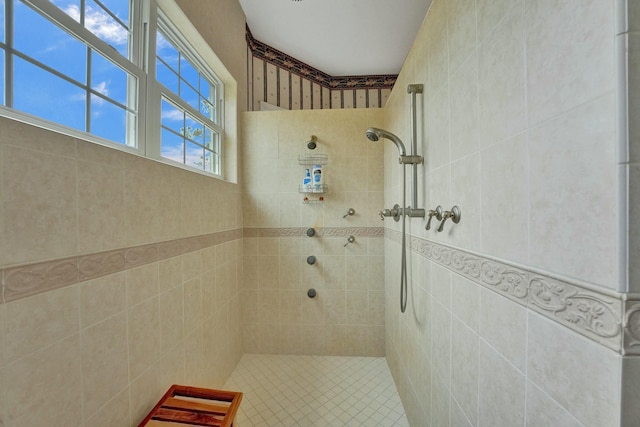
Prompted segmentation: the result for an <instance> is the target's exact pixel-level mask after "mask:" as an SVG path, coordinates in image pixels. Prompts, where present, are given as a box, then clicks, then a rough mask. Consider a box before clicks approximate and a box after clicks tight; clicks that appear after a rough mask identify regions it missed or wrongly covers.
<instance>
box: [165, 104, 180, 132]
mask: <svg viewBox="0 0 640 427" xmlns="http://www.w3.org/2000/svg"><path fill="white" fill-rule="evenodd" d="M161 114H162V119H161V120H162V126H164V127H166V128H167V129H171V130H172V131H174V132H175V133H177V134H181V132H180V129H182V128H184V113H183V112H182V111H181V110H179V109H177V108H176V107H175V106H174V105H173V104H171V103H169V102H167V101H165V100H163V101H162V113H161Z"/></svg>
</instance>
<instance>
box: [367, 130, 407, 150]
mask: <svg viewBox="0 0 640 427" xmlns="http://www.w3.org/2000/svg"><path fill="white" fill-rule="evenodd" d="M366 134H367V138H369V140H370V141H374V142H375V141H379V140H380V138H386V139H388V140H390V141H391V142H393V143H394V144H396V147H397V148H398V151H399V152H400V157H403V156H406V154H407V152H406V150H405V148H404V144H403V143H402V141H401V140H400V138H398V137H397V136H395V135H394V134H392V133H391V132H387V131H386V130H383V129H378V128H369V129H367V131H366Z"/></svg>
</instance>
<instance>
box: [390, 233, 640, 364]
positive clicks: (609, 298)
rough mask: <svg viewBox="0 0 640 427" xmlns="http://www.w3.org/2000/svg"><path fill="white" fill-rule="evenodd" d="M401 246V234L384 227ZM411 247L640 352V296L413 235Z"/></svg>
mask: <svg viewBox="0 0 640 427" xmlns="http://www.w3.org/2000/svg"><path fill="white" fill-rule="evenodd" d="M385 237H386V238H388V239H390V240H392V241H394V242H396V243H398V244H400V242H401V233H400V232H398V231H395V230H391V229H385ZM407 244H408V245H410V246H409V248H408V249H410V250H411V251H413V252H415V253H417V254H419V255H421V256H423V257H425V258H427V259H429V260H431V261H433V262H436V263H438V264H440V265H442V266H444V267H446V268H448V269H449V270H451V271H453V272H455V273H457V274H460V275H461V276H463V277H466V278H467V279H469V280H471V281H473V282H475V283H477V284H479V285H481V286H483V287H485V288H488V289H491V290H493V291H494V292H496V293H498V294H500V295H502V296H504V297H506V298H509V299H511V300H512V301H514V302H516V303H518V304H520V305H522V306H524V307H527V308H528V309H530V310H533V311H535V312H537V313H539V314H541V315H543V316H545V317H547V318H549V319H551V320H553V321H555V322H558V323H559V324H561V325H564V326H566V327H568V328H570V329H572V330H573V331H575V332H577V333H579V334H581V335H583V336H585V337H588V338H590V339H592V340H594V341H596V342H598V343H600V344H602V345H604V346H605V347H607V348H610V349H612V350H615V351H617V352H619V353H620V354H622V355H625V356H628V355H640V296H638V295H630V294H621V293H618V292H615V291H608V290H606V289H602V290H599V289H596V287H594V286H589V285H587V284H583V283H578V282H574V281H570V280H567V279H565V278H560V277H554V276H553V275H551V274H549V275H546V274H543V273H541V272H539V271H534V270H531V269H525V268H523V267H522V266H516V265H511V264H508V263H505V262H503V261H498V260H496V259H492V258H489V257H486V256H482V255H478V254H474V253H470V252H466V251H463V250H460V249H456V248H453V247H449V246H446V245H442V244H438V243H434V242H431V241H428V240H426V239H422V238H419V237H414V236H412V237H411V238H410V239H409V240H408V241H407Z"/></svg>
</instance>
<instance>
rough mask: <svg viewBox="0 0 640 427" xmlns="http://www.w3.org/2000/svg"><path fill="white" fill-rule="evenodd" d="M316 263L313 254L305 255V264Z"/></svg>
mask: <svg viewBox="0 0 640 427" xmlns="http://www.w3.org/2000/svg"><path fill="white" fill-rule="evenodd" d="M315 263H316V257H315V256H313V255H310V256H308V257H307V264H309V265H313V264H315Z"/></svg>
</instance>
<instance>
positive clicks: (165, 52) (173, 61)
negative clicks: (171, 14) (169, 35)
mask: <svg viewBox="0 0 640 427" xmlns="http://www.w3.org/2000/svg"><path fill="white" fill-rule="evenodd" d="M156 36H157V39H156V56H157V57H158V58H161V59H162V60H163V61H164V62H165V63H166V64H167V66H168V67H170V68H171V69H173V70H174V71H175V73H176V74H178V63H179V61H180V54H179V53H178V51H177V50H176V49H175V48H174V47H173V45H172V44H171V43H170V42H169V41H168V40H167V39H166V38H165V37H164V36H163V35H162V33H161V32H160V31H158V32H157V34H156Z"/></svg>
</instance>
